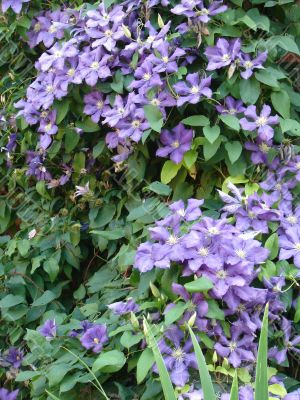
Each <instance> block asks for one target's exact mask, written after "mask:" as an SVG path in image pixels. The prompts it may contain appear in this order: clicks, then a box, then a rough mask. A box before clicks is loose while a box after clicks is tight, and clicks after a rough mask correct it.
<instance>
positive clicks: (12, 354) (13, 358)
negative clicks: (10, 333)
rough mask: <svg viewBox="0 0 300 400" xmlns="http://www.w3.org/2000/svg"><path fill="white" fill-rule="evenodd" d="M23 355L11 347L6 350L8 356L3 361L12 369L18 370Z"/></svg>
mask: <svg viewBox="0 0 300 400" xmlns="http://www.w3.org/2000/svg"><path fill="white" fill-rule="evenodd" d="M23 357H24V353H23V351H21V350H19V349H17V348H16V347H11V348H10V349H9V350H8V354H7V355H6V357H5V361H7V362H8V363H9V364H10V365H12V366H13V367H14V368H16V369H17V368H20V366H21V364H22V361H23Z"/></svg>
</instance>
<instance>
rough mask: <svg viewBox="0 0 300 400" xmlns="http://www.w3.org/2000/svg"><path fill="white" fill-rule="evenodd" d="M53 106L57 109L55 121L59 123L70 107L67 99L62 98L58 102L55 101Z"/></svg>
mask: <svg viewBox="0 0 300 400" xmlns="http://www.w3.org/2000/svg"><path fill="white" fill-rule="evenodd" d="M54 108H55V109H56V111H57V115H56V123H57V124H60V123H61V122H62V121H63V120H64V119H65V117H66V115H67V114H68V111H69V108H70V102H69V101H68V100H62V101H59V102H56V104H55V105H54Z"/></svg>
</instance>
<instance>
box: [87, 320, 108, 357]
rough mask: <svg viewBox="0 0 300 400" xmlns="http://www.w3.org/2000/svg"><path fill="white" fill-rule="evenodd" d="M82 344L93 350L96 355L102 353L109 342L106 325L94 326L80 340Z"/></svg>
mask: <svg viewBox="0 0 300 400" xmlns="http://www.w3.org/2000/svg"><path fill="white" fill-rule="evenodd" d="M80 342H81V344H82V346H83V347H85V348H86V349H92V350H93V352H94V353H100V351H101V350H102V349H103V345H104V344H105V343H107V342H108V336H107V328H106V326H105V325H101V324H99V325H94V326H93V327H92V328H89V329H88V330H87V331H86V332H85V333H84V335H83V336H82V337H81V338H80Z"/></svg>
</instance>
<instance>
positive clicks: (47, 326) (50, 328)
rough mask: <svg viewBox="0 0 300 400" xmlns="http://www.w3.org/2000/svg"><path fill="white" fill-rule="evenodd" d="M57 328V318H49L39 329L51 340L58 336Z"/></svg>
mask: <svg viewBox="0 0 300 400" xmlns="http://www.w3.org/2000/svg"><path fill="white" fill-rule="evenodd" d="M56 328H57V327H56V323H55V320H52V319H48V320H47V321H46V322H45V323H44V325H43V326H42V327H41V328H39V329H38V331H39V332H40V334H41V335H42V336H44V337H45V338H46V339H47V340H49V341H50V340H52V339H53V338H54V337H55V336H56Z"/></svg>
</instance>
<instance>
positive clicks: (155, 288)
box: [150, 281, 161, 298]
mask: <svg viewBox="0 0 300 400" xmlns="http://www.w3.org/2000/svg"><path fill="white" fill-rule="evenodd" d="M150 289H151V292H152V294H153V296H154V297H157V298H159V297H161V295H160V291H159V290H158V289H157V287H156V286H155V285H154V284H153V283H152V282H151V281H150Z"/></svg>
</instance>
